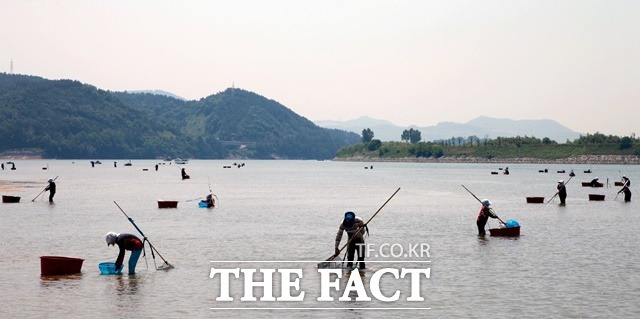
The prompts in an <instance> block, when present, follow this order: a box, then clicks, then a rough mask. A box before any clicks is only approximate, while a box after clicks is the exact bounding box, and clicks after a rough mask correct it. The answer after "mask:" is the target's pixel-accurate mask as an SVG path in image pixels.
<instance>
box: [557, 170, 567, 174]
mask: <svg viewBox="0 0 640 319" xmlns="http://www.w3.org/2000/svg"><path fill="white" fill-rule="evenodd" d="M556 173H558V174H564V173H566V172H565V171H564V170H561V171H556Z"/></svg>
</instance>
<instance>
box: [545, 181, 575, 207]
mask: <svg viewBox="0 0 640 319" xmlns="http://www.w3.org/2000/svg"><path fill="white" fill-rule="evenodd" d="M572 178H573V176H571V177H569V179H568V180H567V182H566V183H564V185H562V187H565V186H567V184H569V181H571V179H572ZM558 193H560V190H558V191H557V192H556V193H555V195H553V197H551V199H549V200H548V201H547V204H549V203H551V201H552V200H553V199H554V198H556V196H558Z"/></svg>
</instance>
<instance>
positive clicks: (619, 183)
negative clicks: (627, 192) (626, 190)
mask: <svg viewBox="0 0 640 319" xmlns="http://www.w3.org/2000/svg"><path fill="white" fill-rule="evenodd" d="M613 185H615V186H624V183H623V182H613Z"/></svg>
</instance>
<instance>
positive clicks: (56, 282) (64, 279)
mask: <svg viewBox="0 0 640 319" xmlns="http://www.w3.org/2000/svg"><path fill="white" fill-rule="evenodd" d="M81 279H82V273H79V274H72V275H60V276H40V287H43V288H49V287H60V286H65V285H69V284H71V282H73V281H78V282H79V281H80V280H81Z"/></svg>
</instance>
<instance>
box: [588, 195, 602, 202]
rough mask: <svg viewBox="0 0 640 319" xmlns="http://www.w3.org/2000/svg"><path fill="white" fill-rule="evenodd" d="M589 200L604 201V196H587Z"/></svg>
mask: <svg viewBox="0 0 640 319" xmlns="http://www.w3.org/2000/svg"><path fill="white" fill-rule="evenodd" d="M589 200H595V201H603V200H604V195H600V194H589Z"/></svg>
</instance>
